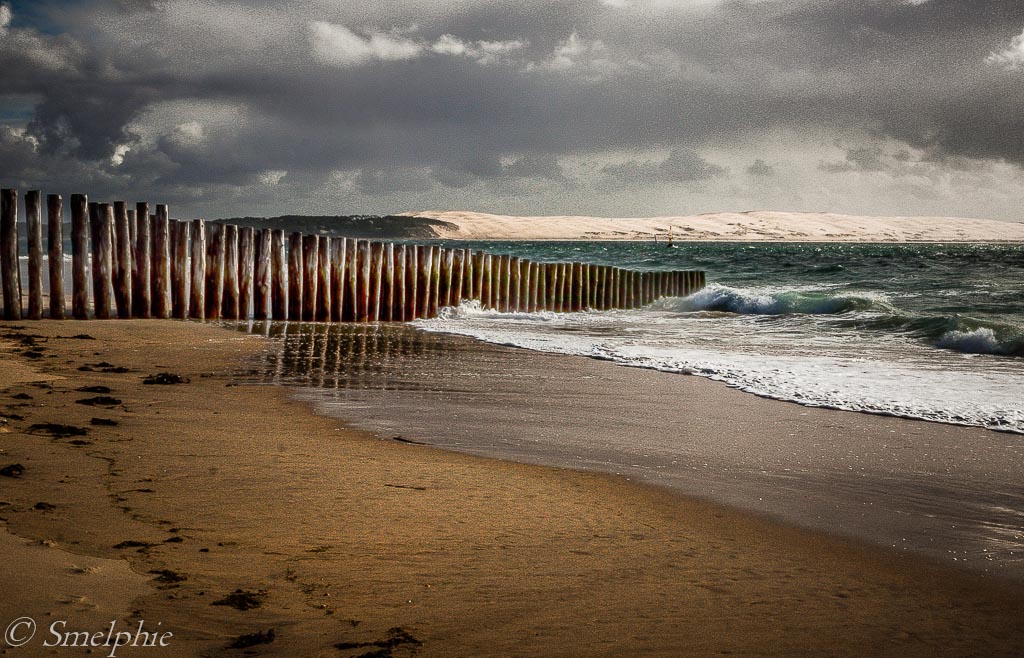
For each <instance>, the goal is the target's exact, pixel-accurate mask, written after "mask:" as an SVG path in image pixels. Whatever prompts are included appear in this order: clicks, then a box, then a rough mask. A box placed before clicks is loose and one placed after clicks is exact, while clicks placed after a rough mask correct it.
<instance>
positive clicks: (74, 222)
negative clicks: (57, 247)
mask: <svg viewBox="0 0 1024 658" xmlns="http://www.w3.org/2000/svg"><path fill="white" fill-rule="evenodd" d="M88 207H89V197H88V196H86V195H85V194H72V195H71V316H72V317H73V318H75V319H76V320H84V319H86V318H87V317H89V283H88V275H87V271H88V267H89V265H88V262H87V259H88V258H89V210H88Z"/></svg>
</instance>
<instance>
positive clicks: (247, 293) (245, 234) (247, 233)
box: [238, 226, 256, 320]
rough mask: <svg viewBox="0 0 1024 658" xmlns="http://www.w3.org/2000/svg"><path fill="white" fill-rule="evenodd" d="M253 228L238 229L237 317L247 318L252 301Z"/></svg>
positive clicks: (253, 266) (253, 265) (253, 267)
mask: <svg viewBox="0 0 1024 658" xmlns="http://www.w3.org/2000/svg"><path fill="white" fill-rule="evenodd" d="M255 247H256V245H255V230H254V229H253V228H252V227H251V226H244V227H239V229H238V317H239V319H241V320H248V319H249V306H250V304H251V303H252V291H253V287H252V283H253V271H254V269H255V264H256V263H255V258H254V255H255Z"/></svg>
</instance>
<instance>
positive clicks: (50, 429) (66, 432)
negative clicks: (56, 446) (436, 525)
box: [28, 423, 89, 439]
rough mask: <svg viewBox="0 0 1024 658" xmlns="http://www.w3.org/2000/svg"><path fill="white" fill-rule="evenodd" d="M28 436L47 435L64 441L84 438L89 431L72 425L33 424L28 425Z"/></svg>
mask: <svg viewBox="0 0 1024 658" xmlns="http://www.w3.org/2000/svg"><path fill="white" fill-rule="evenodd" d="M28 433H29V434H48V435H50V436H52V437H54V438H57V439H65V438H67V437H69V436H85V435H86V434H88V433H89V430H88V429H86V428H84V427H75V426H74V425H61V424H60V423H34V424H32V425H29V428H28Z"/></svg>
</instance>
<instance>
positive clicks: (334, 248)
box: [330, 238, 346, 322]
mask: <svg viewBox="0 0 1024 658" xmlns="http://www.w3.org/2000/svg"><path fill="white" fill-rule="evenodd" d="M330 240H331V321H333V322H340V321H341V319H342V313H343V312H344V305H345V280H346V279H345V276H346V271H345V260H346V249H345V238H331V239H330Z"/></svg>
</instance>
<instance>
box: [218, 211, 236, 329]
mask: <svg viewBox="0 0 1024 658" xmlns="http://www.w3.org/2000/svg"><path fill="white" fill-rule="evenodd" d="M223 235H224V275H223V276H224V292H223V297H222V299H221V304H222V306H221V311H220V312H221V317H223V318H224V319H225V320H237V319H238V296H239V295H238V227H237V226H235V225H234V224H228V225H226V226H224V229H223Z"/></svg>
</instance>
